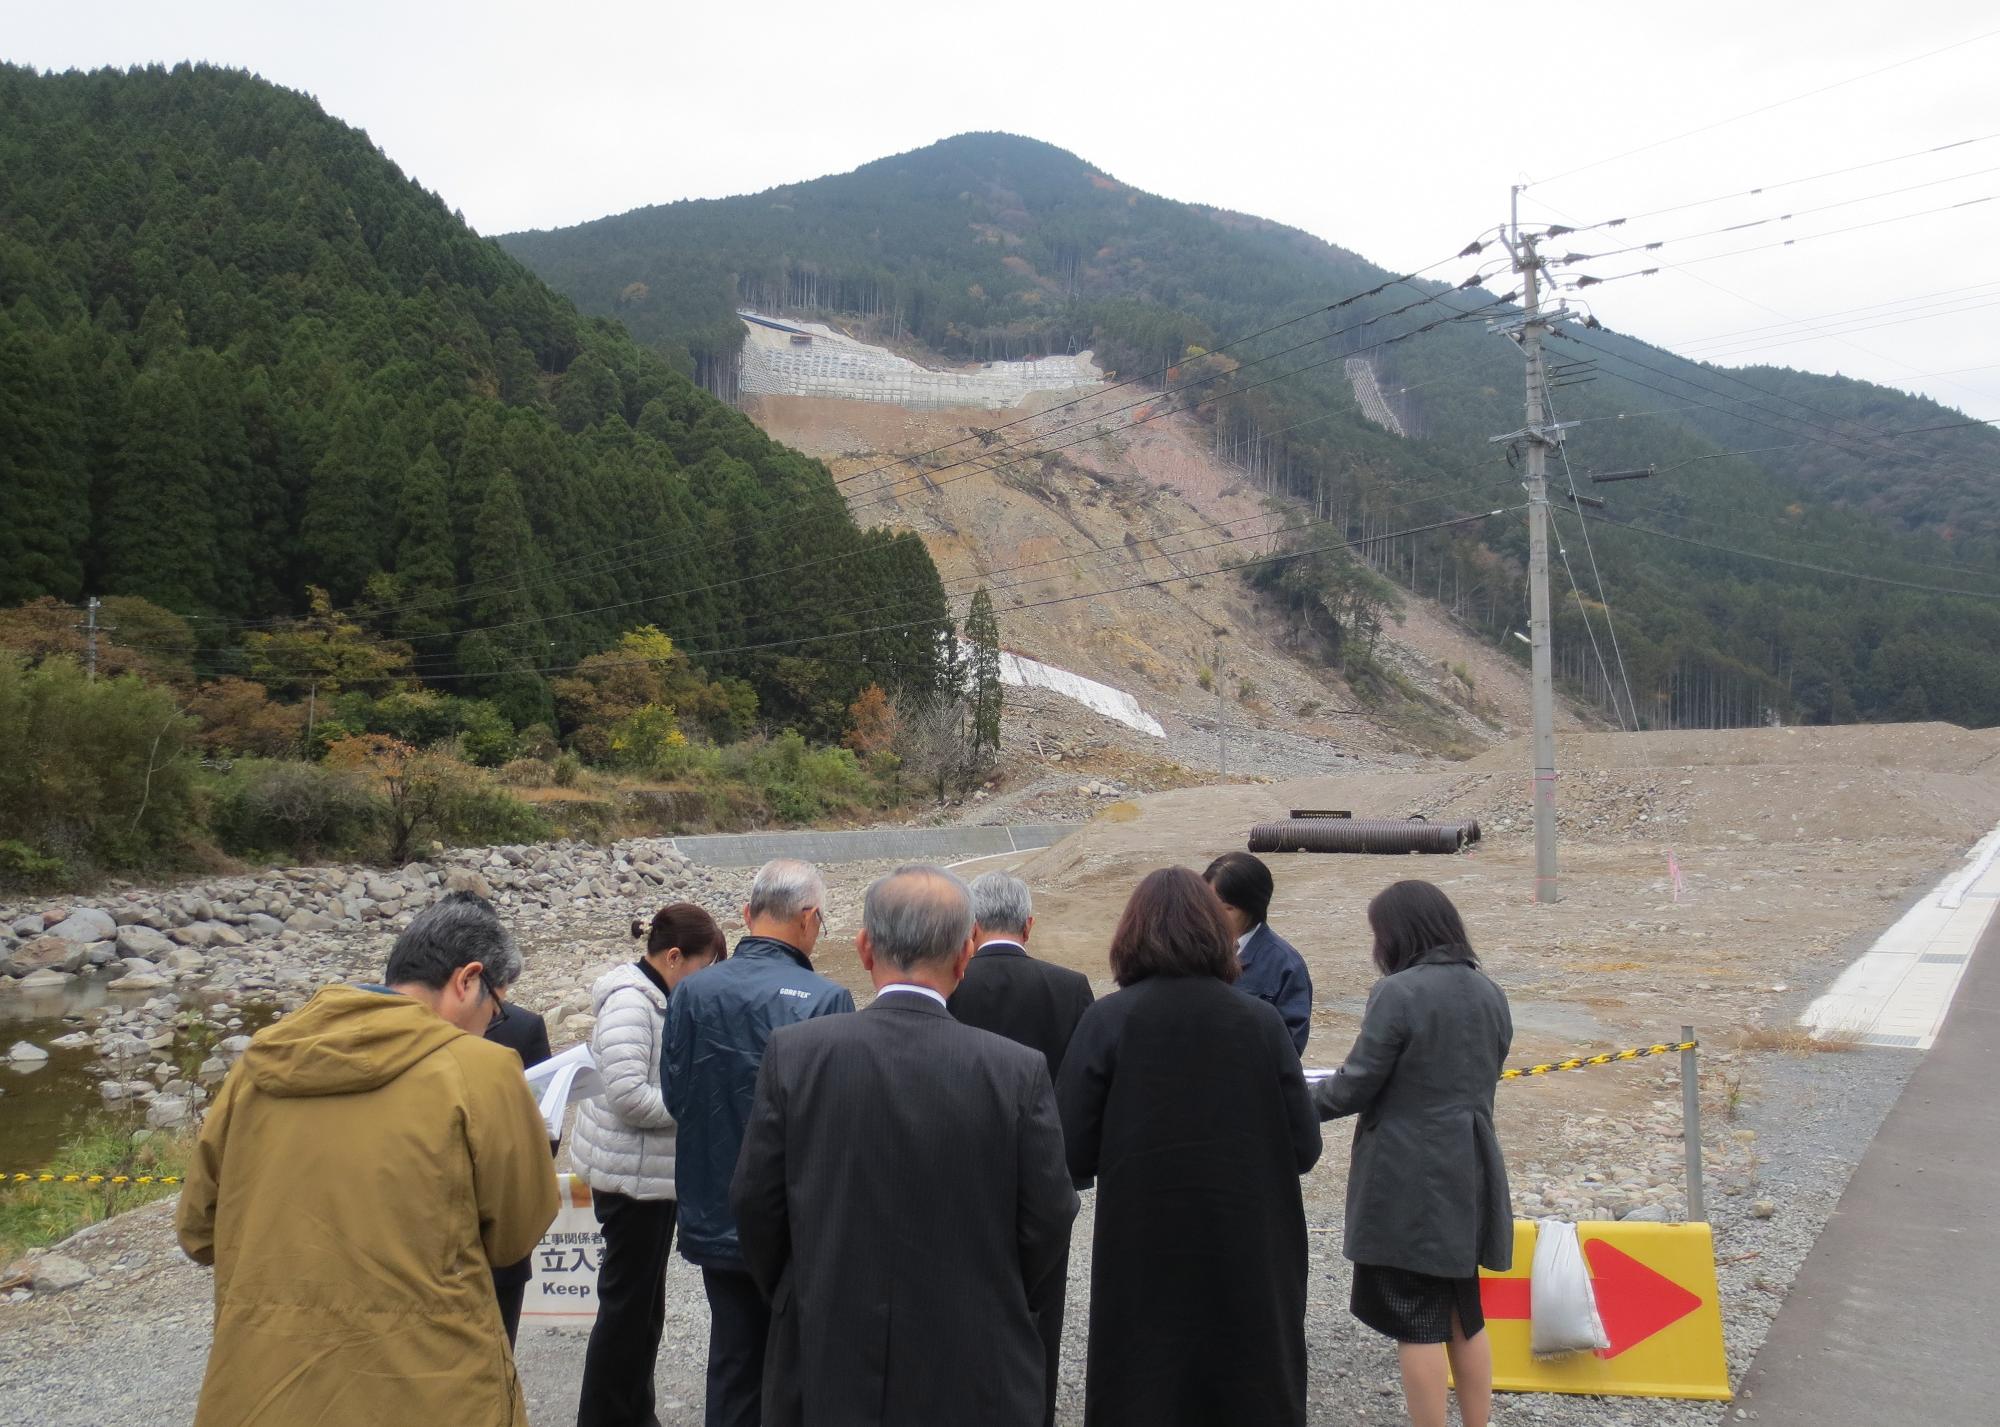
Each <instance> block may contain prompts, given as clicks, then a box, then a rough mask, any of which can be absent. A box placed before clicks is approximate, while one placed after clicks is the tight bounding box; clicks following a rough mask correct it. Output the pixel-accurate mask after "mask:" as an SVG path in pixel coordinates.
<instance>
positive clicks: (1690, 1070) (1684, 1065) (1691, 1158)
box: [1681, 1026, 1708, 1224]
mask: <svg viewBox="0 0 2000 1427" xmlns="http://www.w3.org/2000/svg"><path fill="white" fill-rule="evenodd" d="M1681 1039H1682V1040H1683V1041H1692V1040H1693V1039H1694V1027H1693V1026H1682V1027H1681ZM1698 1054H1699V1052H1697V1051H1696V1050H1694V1049H1693V1048H1692V1047H1690V1048H1689V1049H1687V1050H1684V1051H1682V1052H1681V1138H1682V1139H1683V1140H1685V1141H1686V1142H1687V1197H1688V1212H1687V1217H1688V1222H1689V1223H1690V1224H1699V1223H1706V1222H1707V1220H1708V1206H1707V1205H1706V1204H1705V1203H1704V1202H1703V1201H1702V1192H1701V1068H1700V1066H1699V1064H1698V1063H1697V1062H1696V1056H1697V1055H1698Z"/></svg>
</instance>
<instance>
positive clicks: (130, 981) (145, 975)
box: [111, 971, 168, 991]
mask: <svg viewBox="0 0 2000 1427" xmlns="http://www.w3.org/2000/svg"><path fill="white" fill-rule="evenodd" d="M167 984H168V982H167V978H166V977H164V976H162V975H160V973H159V972H157V971H134V972H132V973H131V974H130V975H128V976H121V977H119V978H118V979H117V980H116V981H114V982H112V983H111V989H112V990H114V991H157V990H159V989H160V988H161V987H162V986H165V985H167Z"/></svg>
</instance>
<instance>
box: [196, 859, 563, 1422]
mask: <svg viewBox="0 0 2000 1427" xmlns="http://www.w3.org/2000/svg"><path fill="white" fill-rule="evenodd" d="M520 972H521V954H520V952H519V951H518V950H516V948H515V946H514V943H513V939H512V938H511V937H510V936H509V935H508V934H507V931H506V929H505V928H504V927H503V926H502V925H501V924H500V919H499V917H498V916H497V915H496V914H495V912H494V910H493V908H492V906H491V905H490V904H489V903H488V902H486V901H485V900H484V899H483V898H480V897H477V896H474V895H472V894H471V893H466V892H456V893H452V894H451V895H449V896H447V897H445V898H444V899H443V900H441V901H439V902H437V903H435V904H434V905H432V906H431V907H429V908H427V909H425V911H424V912H422V913H421V914H420V915H419V916H418V917H417V918H416V920H414V921H413V922H411V923H410V925H409V928H408V929H407V930H405V931H404V932H403V934H402V935H401V936H400V937H398V938H397V939H396V945H395V948H394V950H392V951H391V952H390V954H389V966H388V971H387V973H386V974H385V975H384V977H383V980H384V982H385V983H386V984H384V985H381V986H347V985H339V986H328V987H326V988H324V989H323V990H321V991H320V992H319V994H317V995H316V996H314V997H313V998H312V1000H310V1001H309V1002H307V1003H306V1004H305V1005H304V1006H302V1007H300V1008H299V1009H298V1010H297V1011H295V1012H294V1013H292V1014H291V1015H289V1016H286V1017H285V1018H284V1019H283V1020H280V1021H278V1022H277V1023H276V1024H274V1025H271V1026H269V1027H267V1028H266V1029H265V1030H263V1031H261V1032H259V1033H258V1034H257V1035H256V1037H254V1038H253V1039H252V1040H251V1042H250V1048H249V1049H248V1050H246V1051H245V1052H244V1054H243V1058H242V1059H241V1060H240V1061H239V1062H238V1063H237V1064H236V1066H235V1068H234V1069H232V1070H231V1071H230V1073H229V1078H228V1079H227V1080H226V1081H225V1082H224V1083H223V1086H222V1091H221V1093H220V1094H219V1095H218V1096H217V1097H216V1101H215V1105H214V1107H213V1108H212V1109H211V1110H210V1111H209V1114H208V1119H207V1122H206V1124H205V1125H204V1126H203V1127H202V1133H201V1141H200V1144H199V1147H198V1148H197V1151H196V1153H195V1157H194V1163H193V1165H192V1166H191V1167H190V1169H189V1171H188V1177H187V1184H186V1187H185V1188H184V1189H183V1190H182V1193H181V1202H180V1211H179V1213H178V1215H177V1216H176V1220H175V1224H176V1227H177V1228H178V1230H179V1232H180V1241H181V1247H182V1248H183V1249H184V1250H185V1251H186V1252H187V1255H188V1257H190V1258H192V1259H193V1260H194V1261H195V1262H196V1263H201V1264H212V1265H214V1267H215V1341H214V1345H213V1347H212V1348H211V1349H210V1352H209V1358H208V1375H207V1377H206V1379H205V1380H204V1381H203V1383H202V1390H201V1405H200V1407H199V1409H198V1411H197V1413H196V1417H195V1423H196V1427H253V1425H254V1427H298V1424H302V1423H310V1422H338V1423H340V1424H342V1427H392V1424H393V1427H407V1424H413V1423H428V1424H444V1423H451V1424H454V1427H458V1424H463V1427H525V1424H526V1423H527V1420H528V1417H527V1407H526V1404H525V1403H524V1402H523V1400H522V1397H521V1387H520V1383H519V1382H518V1381H517V1380H516V1378H515V1376H514V1360H513V1355H512V1353H511V1352H510V1351H509V1349H508V1346H507V1335H506V1333H505V1331H504V1330H503V1329H502V1327H501V1321H500V1309H499V1305H498V1303H497V1302H496V1301H495V1299H494V1296H493V1278H492V1273H491V1266H492V1265H494V1264H511V1263H515V1262H517V1261H519V1260H520V1259H522V1258H524V1257H526V1256H527V1255H528V1253H529V1252H530V1251H531V1250H533V1248H534V1247H535V1244H536V1243H537V1242H538V1241H539V1240H540V1238H541V1236H542V1233H543V1231H544V1230H545V1229H547V1228H548V1226H549V1223H550V1221H551V1220H552V1219H554V1218H555V1212H556V1183H555V1173H554V1168H553V1165H552V1163H551V1161H550V1158H549V1142H548V1131H547V1129H546V1128H545V1127H544V1125H543V1123H542V1117H541V1114H540V1113H539V1111H538V1110H537V1109H536V1107H535V1101H534V1098H533V1097H532V1096H531V1095H530V1094H529V1092H528V1087H527V1082H526V1081H525V1080H524V1079H523V1078H522V1075H521V1062H520V1058H519V1057H518V1056H516V1055H515V1054H514V1052H513V1051H511V1050H508V1049H507V1048H506V1047H504V1046H501V1045H496V1044H494V1043H492V1042H489V1041H486V1040H483V1039H482V1038H481V1035H480V1033H481V1032H483V1031H484V1030H485V1029H486V1026H487V1025H488V1024H489V1023H490V1021H491V1020H492V1018H493V1017H494V1015H495V1014H496V1013H497V1011H498V1009H499V1005H500V996H501V993H502V992H503V991H504V990H505V989H506V987H508V986H509V985H511V984H512V983H513V982H514V980H515V979H516V978H517V977H518V976H519V975H520Z"/></svg>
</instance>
